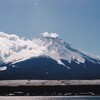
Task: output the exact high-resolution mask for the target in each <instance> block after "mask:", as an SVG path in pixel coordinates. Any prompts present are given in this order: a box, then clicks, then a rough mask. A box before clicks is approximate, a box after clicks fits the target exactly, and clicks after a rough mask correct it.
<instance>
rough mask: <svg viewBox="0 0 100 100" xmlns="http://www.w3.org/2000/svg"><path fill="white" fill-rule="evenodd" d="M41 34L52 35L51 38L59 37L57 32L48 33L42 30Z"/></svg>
mask: <svg viewBox="0 0 100 100" xmlns="http://www.w3.org/2000/svg"><path fill="white" fill-rule="evenodd" d="M42 35H43V36H44V37H53V38H57V37H59V35H58V34H57V33H48V32H44V33H42Z"/></svg>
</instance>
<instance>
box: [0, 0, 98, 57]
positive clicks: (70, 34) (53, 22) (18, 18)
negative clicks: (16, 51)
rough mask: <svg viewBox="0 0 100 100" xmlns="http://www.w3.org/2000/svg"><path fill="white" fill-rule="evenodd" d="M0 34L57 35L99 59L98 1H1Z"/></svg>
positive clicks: (31, 36) (32, 36)
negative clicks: (45, 33) (44, 33)
mask: <svg viewBox="0 0 100 100" xmlns="http://www.w3.org/2000/svg"><path fill="white" fill-rule="evenodd" d="M0 31H2V32H5V33H8V34H17V35H19V36H22V37H26V38H29V39H32V38H35V37H40V34H41V33H43V32H49V33H52V32H53V33H58V34H59V35H60V37H59V38H61V39H63V40H65V41H66V42H68V43H69V44H71V45H73V46H74V47H76V48H78V49H81V50H83V51H86V52H89V53H92V54H94V55H98V56H100V0H0Z"/></svg>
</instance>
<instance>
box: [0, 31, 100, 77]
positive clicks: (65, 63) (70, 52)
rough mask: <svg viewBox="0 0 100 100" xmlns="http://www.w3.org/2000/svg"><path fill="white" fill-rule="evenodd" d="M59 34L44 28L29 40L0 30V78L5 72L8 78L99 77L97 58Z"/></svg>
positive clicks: (98, 60) (99, 61)
mask: <svg viewBox="0 0 100 100" xmlns="http://www.w3.org/2000/svg"><path fill="white" fill-rule="evenodd" d="M58 36H59V35H57V34H56V33H50V34H49V33H48V32H45V33H43V36H42V37H41V38H38V39H34V40H29V39H25V38H20V37H19V36H16V35H8V34H6V33H3V32H0V79H6V75H7V76H9V78H8V79H10V78H11V79H14V78H15V79H20V78H23V79H24V78H25V77H26V78H38V79H41V78H42V79H69V78H75V79H78V78H82V79H85V78H100V77H98V74H99V73H100V58H99V57H96V56H93V55H91V54H88V53H86V52H83V51H81V50H79V49H76V48H73V47H72V46H71V45H70V44H68V43H67V42H65V41H63V40H61V39H59V38H58ZM38 68H39V69H38ZM22 71H23V72H22ZM60 71H61V72H60ZM73 71H74V72H73ZM23 73H24V74H23ZM41 75H42V76H41ZM54 75H57V76H55V77H53V76H54ZM86 75H88V76H87V77H86Z"/></svg>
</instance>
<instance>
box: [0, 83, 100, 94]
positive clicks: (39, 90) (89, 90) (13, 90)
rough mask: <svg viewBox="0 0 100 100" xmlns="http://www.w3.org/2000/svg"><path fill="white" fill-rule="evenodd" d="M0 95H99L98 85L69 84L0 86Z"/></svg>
mask: <svg viewBox="0 0 100 100" xmlns="http://www.w3.org/2000/svg"><path fill="white" fill-rule="evenodd" d="M0 95H8V96H11V95H12V96H20V95H21V96H23V95H29V96H48V95H49V96H52V95H56V96H58V95H62V96H64V95H65V96H66V95H100V85H71V86H69V85H68V86H18V87H13V86H12V87H9V86H2V87H0Z"/></svg>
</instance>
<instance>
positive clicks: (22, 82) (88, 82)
mask: <svg viewBox="0 0 100 100" xmlns="http://www.w3.org/2000/svg"><path fill="white" fill-rule="evenodd" d="M39 85H51V86H52V85H100V80H1V81H0V86H39Z"/></svg>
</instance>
